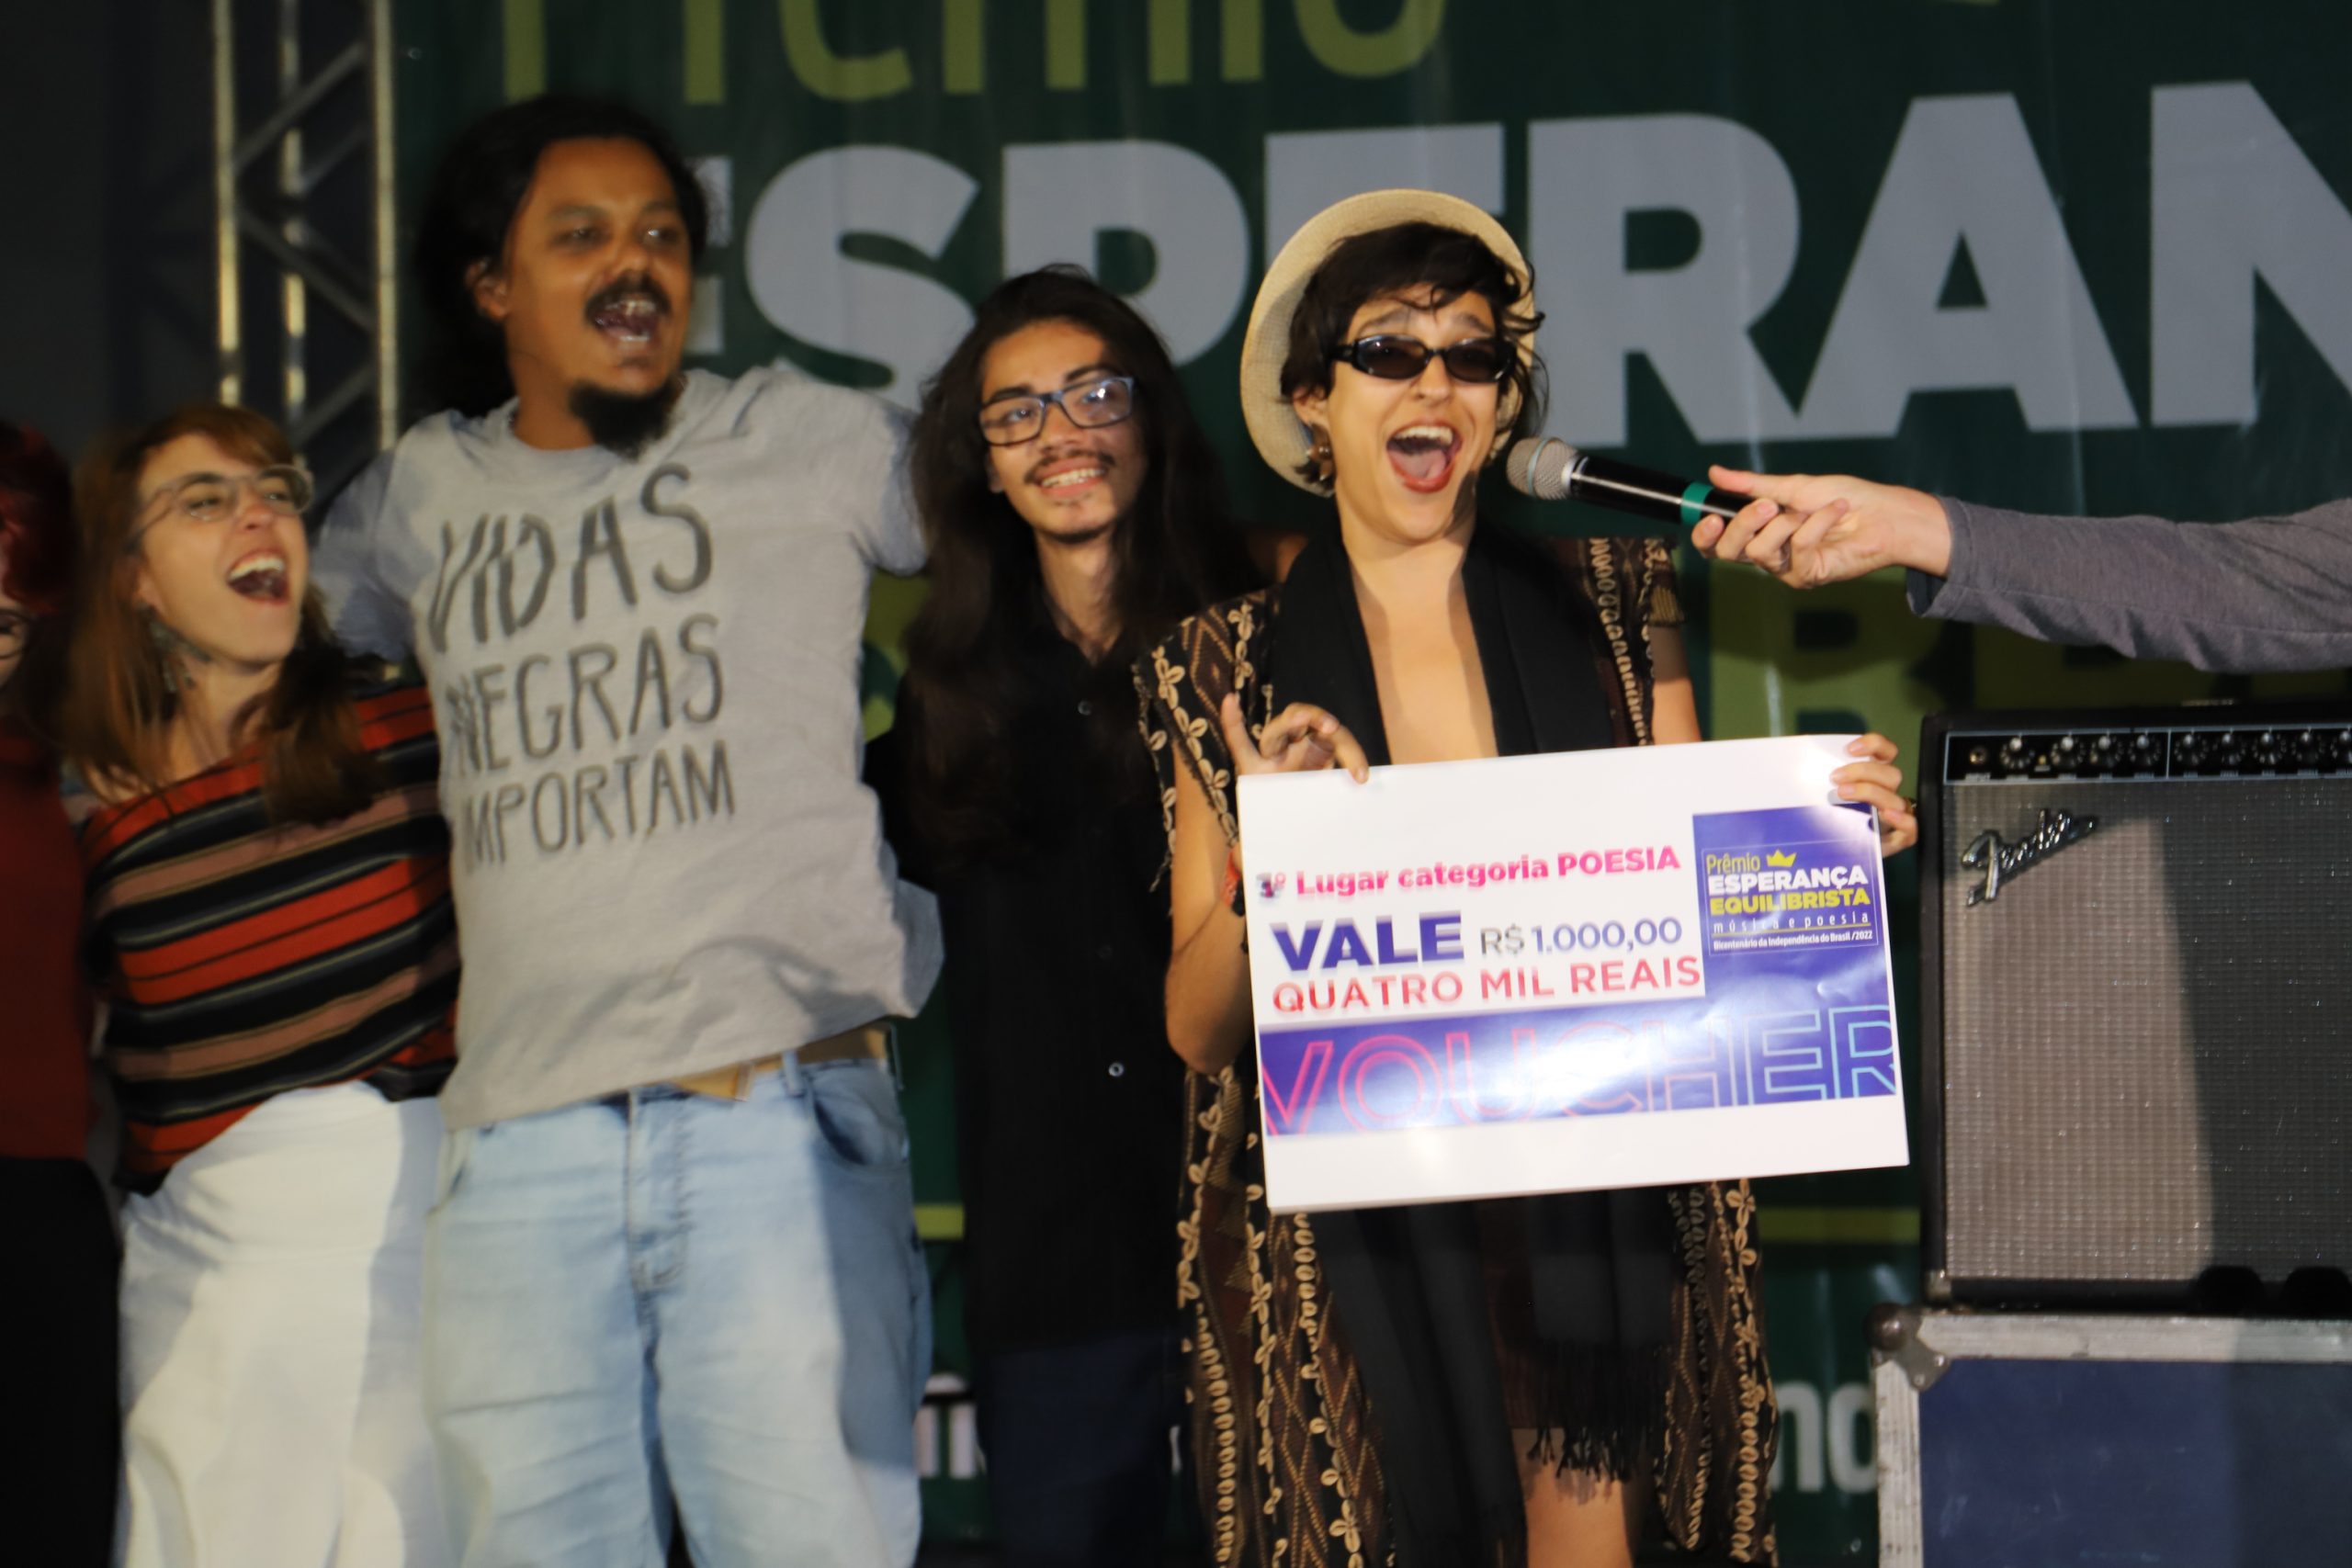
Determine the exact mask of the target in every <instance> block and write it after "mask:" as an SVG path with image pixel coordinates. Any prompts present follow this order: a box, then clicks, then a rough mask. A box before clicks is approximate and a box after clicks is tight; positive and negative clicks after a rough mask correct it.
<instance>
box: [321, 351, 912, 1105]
mask: <svg viewBox="0 0 2352 1568" xmlns="http://www.w3.org/2000/svg"><path fill="white" fill-rule="evenodd" d="M511 412H512V411H511V408H508V409H501V410H499V411H497V412H494V413H492V414H490V415H488V416H486V417H485V418H482V419H480V420H465V419H461V418H459V417H458V416H457V415H454V414H443V415H438V416H435V417H434V418H431V419H427V420H425V421H424V422H423V423H420V424H418V425H417V426H416V427H415V428H413V429H412V430H411V431H409V433H408V434H406V435H404V436H402V437H401V442H400V445H399V446H396V447H395V448H394V449H393V450H392V451H390V452H389V453H387V454H386V455H385V456H384V457H380V458H379V459H378V460H377V461H376V463H375V464H374V465H373V466H372V467H370V468H368V471H367V472H366V473H365V474H363V475H362V476H361V477H360V478H359V479H357V480H356V481H355V482H354V483H353V484H352V486H351V487H350V489H349V490H348V491H345V494H344V495H343V496H342V498H341V499H340V500H339V501H338V502H336V503H335V505H334V509H333V511H332V512H331V513H329V515H328V517H327V519H326V522H325V525H323V527H322V530H321V532H320V537H319V541H318V546H317V549H316V554H315V559H314V564H313V573H314V575H315V577H316V578H317V580H318V581H319V583H320V586H321V587H322V589H323V590H324V592H325V593H326V596H327V601H328V603H329V604H330V605H332V606H333V608H334V625H335V630H336V633H337V635H338V636H339V637H342V638H343V640H344V642H345V646H347V647H348V648H350V649H353V650H354V651H355V652H364V653H373V654H378V655H381V656H384V657H387V658H398V657H400V656H401V655H404V654H407V653H409V652H411V651H413V652H414V654H415V656H416V658H417V660H418V662H419V663H420V664H421V665H422V666H423V669H424V675H425V679H426V681H427V682H428V683H429V684H430V685H431V687H432V690H433V706H434V714H435V717H436V718H437V720H438V721H439V724H440V728H441V745H442V766H441V804H442V809H443V811H444V813H445V814H446V815H447V817H448V818H449V823H450V828H451V831H452V833H453V835H454V838H455V843H454V846H453V853H452V866H453V881H454V884H455V889H456V895H457V908H458V935H459V941H460V942H461V944H462V951H463V953H464V956H465V979H464V982H463V987H462V992H461V995H460V997H459V1000H458V1069H457V1073H456V1076H455V1077H452V1078H451V1079H450V1081H449V1085H448V1087H447V1089H446V1090H445V1091H444V1093H443V1095H442V1099H441V1104H442V1109H443V1111H444V1112H445V1114H446V1115H447V1118H448V1122H449V1124H450V1125H451V1126H453V1127H469V1126H478V1125H481V1124H482V1123H484V1122H494V1121H500V1120H503V1119H505V1118H509V1117H515V1116H523V1115H527V1114H529V1113H531V1112H533V1111H544V1110H548V1109H551V1108H553V1107H556V1106H560V1105H569V1104H572V1103H575V1102H577V1101H580V1100H589V1099H594V1098H596V1097H598V1096H601V1095H605V1094H611V1093H615V1092H617V1091H619V1090H622V1089H628V1088H631V1087H633V1086H637V1085H640V1084H647V1083H652V1082H657V1081H659V1080H661V1079H664V1078H670V1077H680V1076H683V1075H685V1074H689V1073H695V1072H699V1071H702V1070H704V1069H707V1068H710V1067H718V1066H726V1065H728V1064H729V1063H734V1062H741V1061H748V1060H752V1059H754V1058H757V1057H760V1056H763V1055H770V1054H772V1053H775V1052H778V1051H788V1050H791V1049H793V1048H795V1047H797V1046H799V1045H802V1044H805V1043H808V1042H809V1041H811V1040H817V1039H821V1038H823V1037H824V1036H826V1035H829V1034H833V1033H837V1032H840V1031H842V1030H844V1029H848V1028H851V1027H854V1026H855V1025H857V1024H861V1023H864V1022H866V1021H869V1020H871V1019H874V1018H877V1017H880V1016H883V1015H885V1014H898V1015H906V1014H911V1013H912V1012H914V1011H915V1010H916V1009H918V1008H919V1007H920V1006H921V1005H922V1000H923V998H924V997H925V996H926V995H927V994H928V993H929V992H930V989H931V986H932V982H933V979H934V978H935V977H936V976H937V974H938V970H939V922H938V913H937V909H936V907H935V906H934V904H933V900H932V897H931V896H930V895H929V894H927V893H925V892H923V891H922V890H921V889H918V888H914V887H910V886H907V885H906V884H904V883H902V882H900V881H899V877H898V866H897V863H896V862H895V860H894V859H893V858H892V856H891V853H890V850H889V846H888V844H886V843H885V842H884V841H883V839H882V834H881V828H880V820H879V812H878V810H877V807H876V803H875V800H874V797H873V796H872V795H871V794H869V793H868V792H867V790H866V789H865V786H864V785H863V784H860V783H859V779H858V772H859V764H860V761H861V756H862V750H863V744H864V742H863V730H862V728H861V723H860V715H861V700H860V695H859V674H860V660H861V654H862V651H863V646H864V628H865V608H866V594H867V589H868V586H869V582H870V580H871V575H872V573H873V571H874V570H875V569H876V568H877V567H879V568H881V569H882V570H887V571H893V572H901V573H904V572H910V571H913V570H918V569H919V568H920V567H921V566H922V542H921V540H920V538H919V536H917V533H916V529H915V524H914V516H913V509H912V507H911V505H910V503H909V500H908V497H907V493H906V489H905V476H904V464H903V461H902V447H903V441H904V434H905V432H904V423H903V421H902V419H901V418H900V417H899V415H897V414H896V413H894V412H892V411H891V410H890V409H888V407H886V406H885V405H884V404H882V403H880V402H878V401H876V400H874V399H872V398H869V397H866V396H865V395H864V394H862V393H857V392H851V391H845V390H843V389H839V388H835V387H828V386H823V385H820V384H814V383H809V382H805V381H798V380H794V379H789V378H786V377H784V376H781V375H778V374H776V373H775V372H773V371H765V370H755V371H753V372H752V373H750V374H749V375H746V376H744V377H742V378H740V379H737V380H733V381H729V380H727V379H725V378H721V377H718V376H713V375H709V374H707V373H703V372H693V373H690V374H689V375H688V377H687V379H686V388H685V390H684V394H683V395H682V396H681V398H680V400H679V403H678V408H677V412H676V414H675V417H674V419H673V423H672V426H671V429H670V431H669V433H668V434H666V435H664V436H663V437H662V439H661V440H660V441H659V442H658V443H656V444H655V446H653V447H652V448H651V449H650V450H649V451H648V452H647V453H646V454H645V455H644V456H643V457H639V459H637V460H636V461H634V462H631V461H628V460H626V459H623V458H621V457H616V456H615V455H614V454H613V453H611V452H609V451H606V450H605V449H604V448H602V447H587V448H583V449H581V450H576V451H560V452H550V451H543V450H539V449H537V448H535V447H530V446H525V445H524V444H523V443H522V442H520V441H518V440H516V439H515V435H514V434H513V431H512V428H511Z"/></svg>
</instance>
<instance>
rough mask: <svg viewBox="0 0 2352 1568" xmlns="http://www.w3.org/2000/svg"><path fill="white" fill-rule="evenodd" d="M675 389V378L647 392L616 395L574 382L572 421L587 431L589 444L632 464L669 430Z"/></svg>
mask: <svg viewBox="0 0 2352 1568" xmlns="http://www.w3.org/2000/svg"><path fill="white" fill-rule="evenodd" d="M678 389H679V382H678V380H677V379H676V378H672V379H670V380H668V381H665V382H663V383H662V385H661V386H659V387H656V388H655V389H653V390H651V391H650V392H616V391H614V390H613V389H610V388H609V387H599V386H597V385H595V384H594V382H589V381H579V382H574V383H573V385H572V388H571V417H572V418H574V419H576V420H578V421H579V422H580V423H582V425H584V426H585V427H586V428H587V431H588V439H589V440H591V441H594V443H595V444H596V445H597V446H602V447H604V448H605V450H606V451H608V452H616V453H618V454H619V455H620V456H621V457H627V458H628V459H629V460H630V461H631V462H635V461H636V460H637V459H638V458H639V457H643V456H645V449H646V448H647V447H649V446H652V445H653V444H654V443H655V442H656V441H659V440H660V439H661V438H662V432H664V431H666V430H668V429H669V428H670V411H671V410H672V409H673V407H675V406H676V405H677V401H678Z"/></svg>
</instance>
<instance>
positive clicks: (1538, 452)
mask: <svg viewBox="0 0 2352 1568" xmlns="http://www.w3.org/2000/svg"><path fill="white" fill-rule="evenodd" d="M1580 456H1582V454H1581V453H1579V452H1577V449H1576V448H1575V447H1573V446H1569V445H1568V444H1567V443H1566V442H1565V441H1562V440H1560V439H1558V438H1557V437H1556V436H1541V437H1535V436H1531V437H1529V438H1528V439H1527V440H1525V441H1521V442H1516V443H1514V444H1513V445H1512V446H1511V449H1510V455H1509V456H1507V457H1505V458H1504V459H1503V478H1504V479H1505V480H1507V481H1508V482H1509V483H1510V487H1511V489H1513V490H1515V491H1520V492H1521V493H1522V494H1525V495H1532V496H1533V497H1534V498H1535V499H1536V500H1538V501H1566V500H1567V499H1568V469H1569V468H1571V467H1573V466H1574V465H1575V463H1576V460H1577V457H1580Z"/></svg>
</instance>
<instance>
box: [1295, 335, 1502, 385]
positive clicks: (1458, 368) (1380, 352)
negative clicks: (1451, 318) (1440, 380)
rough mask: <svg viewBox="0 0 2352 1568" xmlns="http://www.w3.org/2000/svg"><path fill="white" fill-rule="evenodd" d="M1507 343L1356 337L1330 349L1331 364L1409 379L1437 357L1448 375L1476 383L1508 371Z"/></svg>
mask: <svg viewBox="0 0 2352 1568" xmlns="http://www.w3.org/2000/svg"><path fill="white" fill-rule="evenodd" d="M1510 355H1511V350H1510V344H1506V343H1504V342H1503V340H1502V339H1500V338H1498V337H1474V338H1469V339H1467V340H1465V341H1464V342H1462V343H1455V344H1447V345H1446V346H1445V347H1443V348H1431V347H1430V345H1429V344H1425V343H1423V342H1422V341H1421V340H1420V339H1419V338H1417V337H1406V336H1404V335H1402V334H1401V333H1377V334H1375V335H1374V336H1372V337H1362V338H1358V339H1356V341H1355V342H1353V343H1343V344H1340V345H1339V346H1338V347H1337V348H1334V349H1333V350H1332V351H1331V359H1332V361H1333V363H1335V364H1339V365H1352V366H1354V367H1356V368H1357V369H1359V370H1361V371H1363V373H1364V374H1365V375H1367V376H1376V377H1378V378H1380V379H1382V380H1384V381H1410V380H1412V379H1413V378H1416V377H1418V376H1419V375H1420V373H1421V371H1422V370H1423V368H1424V367H1427V366H1428V364H1429V362H1430V360H1431V359H1432V358H1436V359H1442V360H1444V361H1445V373H1446V374H1447V375H1448V376H1451V377H1453V378H1454V379H1455V380H1457V381H1464V382H1470V383H1474V384H1478V385H1486V384H1489V383H1492V382H1496V381H1499V380H1501V379H1502V378H1503V377H1504V376H1505V375H1507V374H1508V373H1509V372H1510Z"/></svg>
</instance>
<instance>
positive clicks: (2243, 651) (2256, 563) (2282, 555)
mask: <svg viewBox="0 0 2352 1568" xmlns="http://www.w3.org/2000/svg"><path fill="white" fill-rule="evenodd" d="M1709 472H1710V475H1711V477H1712V478H1713V480H1714V481H1715V483H1716V484H1718V485H1721V486H1723V487H1724V488H1726V489H1736V490H1738V491H1743V492H1746V493H1747V494H1750V495H1753V496H1755V497H1756V498H1757V499H1756V501H1755V502H1753V503H1752V504H1750V505H1747V506H1746V507H1743V508H1741V509H1740V510H1739V512H1738V513H1736V515H1735V516H1733V517H1731V518H1729V519H1723V518H1720V517H1718V516H1710V517H1707V518H1703V519H1702V520H1701V521H1700V522H1699V523H1698V524H1697V525H1695V526H1694V528H1693V529H1692V533H1691V545H1692V547H1694V548H1696V549H1697V550H1698V551H1699V553H1700V554H1702V555H1704V556H1711V557H1713V558H1718V559H1723V560H1743V561H1747V562H1748V563H1750V564H1752V565H1756V566H1759V567H1761V568H1763V569H1764V570H1766V571H1768V572H1770V573H1771V575H1773V576H1774V577H1777V578H1779V579H1780V580H1781V581H1783V582H1785V583H1788V584H1789V585H1790V586H1792V587H1796V588H1814V587H1818V586H1820V585H1822V584H1824V583H1829V582H1843V581H1848V580H1849V579H1851V578H1855V577H1860V576H1861V575H1863V574H1864V573H1866V572H1871V571H1876V570H1882V569H1883V568H1887V567H1901V568H1904V569H1905V570H1906V572H1907V573H1908V581H1907V584H1906V586H1907V591H1908V594H1909V598H1910V603H1911V608H1912V609H1913V610H1914V611H1915V612H1917V614H1919V615H1928V616H1933V617H1936V618H1939V619H1944V620H1954V621H1965V622H1971V623H1973V624H1976V625H1983V626H2005V627H2007V628H2008V629H2009V630H2011V631H2015V632H2020V633H2022V634H2024V635H2025V636H2027V637H2038V638H2041V640H2043V641H2047V642H2062V643H2075V644H2100V645H2104V646H2106V647H2109V648H2112V649H2116V650H2117V651H2119V652H2120V653H2123V654H2126V655H2128V656H2129V657H2131V658H2134V659H2177V660H2187V661H2188V663H2191V664H2193V665H2195V666H2197V667H2198V668H2199V669H2200V670H2209V671H2222V672H2230V673H2255V672H2259V671H2284V670H2333V669H2342V668H2344V667H2346V665H2352V501H2335V502H2327V503H2326V504H2324V505H2321V506H2316V507H2313V508H2312V509H2310V510H2309V511H2305V512H2298V513H2290V514H2289V515H2287V516H2283V517H2254V518H2247V519H2245V520H2243V521H2240V522H2234V523H2177V522H2173V521H2170V520H2168V519H2165V518H2161V517H2053V516H2041V515H2037V514H2034V513H2019V512H2006V511H2001V510H1998V509H1996V508H1993V507H1986V506H1978V505H1975V504H1973V503H1971V502H1964V501H1959V500H1955V499H1951V498H1949V497H1946V498H1938V497H1936V496H1932V495H1929V494H1928V493H1926V492H1925V491H1917V490H1909V489H1906V488H1904V487H1902V486H1897V485H1883V484H1875V483H1872V482H1871V481H1870V480H1868V479H1855V478H1853V477H1851V476H1849V475H1842V474H1840V475H1809V474H1755V473H1748V472H1745V471H1743V470H1740V469H1736V468H1712V469H1710V470H1709Z"/></svg>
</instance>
